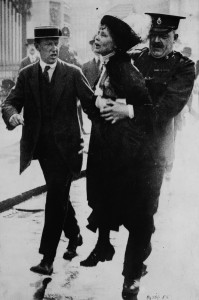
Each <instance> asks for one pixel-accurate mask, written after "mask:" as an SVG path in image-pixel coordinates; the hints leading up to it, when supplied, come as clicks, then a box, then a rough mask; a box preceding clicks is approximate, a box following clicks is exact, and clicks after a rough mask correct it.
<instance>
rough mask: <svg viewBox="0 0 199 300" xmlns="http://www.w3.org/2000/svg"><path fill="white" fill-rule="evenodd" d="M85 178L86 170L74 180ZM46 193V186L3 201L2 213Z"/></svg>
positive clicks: (0, 206)
mask: <svg viewBox="0 0 199 300" xmlns="http://www.w3.org/2000/svg"><path fill="white" fill-rule="evenodd" d="M85 176H86V170H82V171H81V172H80V174H79V175H78V176H76V177H75V178H74V179H73V181H76V180H78V179H81V178H83V177H85ZM45 192H46V185H42V186H39V187H36V188H34V189H32V190H29V191H27V192H24V193H21V194H19V195H17V196H14V197H12V198H8V199H6V200H3V201H1V202H0V213H2V212H4V211H6V210H8V209H11V208H13V206H15V205H17V204H20V203H22V202H24V201H27V200H29V199H30V198H31V197H35V196H38V195H40V194H42V193H45Z"/></svg>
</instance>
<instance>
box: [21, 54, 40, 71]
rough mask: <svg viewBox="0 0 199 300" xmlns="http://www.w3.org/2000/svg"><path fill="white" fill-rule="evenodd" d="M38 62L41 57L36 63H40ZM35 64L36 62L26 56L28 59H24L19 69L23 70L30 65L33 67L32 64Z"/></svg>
mask: <svg viewBox="0 0 199 300" xmlns="http://www.w3.org/2000/svg"><path fill="white" fill-rule="evenodd" d="M38 60H39V57H37V58H36V61H38ZM33 63H34V62H31V60H30V57H29V56H26V57H24V58H23V59H22V61H21V64H20V67H19V70H21V69H23V68H25V67H26V66H29V65H31V64H33Z"/></svg>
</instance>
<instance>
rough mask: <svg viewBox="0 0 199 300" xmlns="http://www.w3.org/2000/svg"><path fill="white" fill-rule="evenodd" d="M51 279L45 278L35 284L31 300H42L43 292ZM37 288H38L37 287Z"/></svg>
mask: <svg viewBox="0 0 199 300" xmlns="http://www.w3.org/2000/svg"><path fill="white" fill-rule="evenodd" d="M51 280H52V278H50V277H47V278H45V279H43V280H39V281H38V282H36V288H37V289H36V292H35V293H34V295H33V298H32V299H33V300H42V299H44V296H45V290H46V288H47V285H48V284H49V282H51ZM38 286H39V287H38Z"/></svg>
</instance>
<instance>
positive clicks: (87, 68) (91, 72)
mask: <svg viewBox="0 0 199 300" xmlns="http://www.w3.org/2000/svg"><path fill="white" fill-rule="evenodd" d="M82 71H83V73H84V75H85V76H86V78H87V79H88V82H89V83H90V86H91V87H92V88H94V85H95V83H96V80H97V79H98V78H99V75H100V69H99V66H98V65H97V62H96V60H95V58H93V59H92V60H90V61H88V62H86V63H84V64H83V65H82Z"/></svg>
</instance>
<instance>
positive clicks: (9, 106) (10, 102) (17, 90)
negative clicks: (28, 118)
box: [2, 72, 24, 130]
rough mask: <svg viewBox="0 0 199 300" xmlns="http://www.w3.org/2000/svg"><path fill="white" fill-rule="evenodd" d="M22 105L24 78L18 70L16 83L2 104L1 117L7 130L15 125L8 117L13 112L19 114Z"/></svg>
mask: <svg viewBox="0 0 199 300" xmlns="http://www.w3.org/2000/svg"><path fill="white" fill-rule="evenodd" d="M23 106H24V78H23V72H20V74H19V76H18V78H17V83H16V85H15V86H14V87H13V88H12V90H11V91H10V93H9V95H8V97H7V98H6V100H5V101H4V103H3V104H2V117H3V120H4V122H5V124H6V125H7V129H8V130H12V129H14V128H15V127H13V126H11V125H10V123H9V119H10V117H11V116H12V115H13V114H19V113H20V112H21V110H22V108H23Z"/></svg>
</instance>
